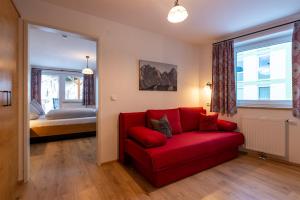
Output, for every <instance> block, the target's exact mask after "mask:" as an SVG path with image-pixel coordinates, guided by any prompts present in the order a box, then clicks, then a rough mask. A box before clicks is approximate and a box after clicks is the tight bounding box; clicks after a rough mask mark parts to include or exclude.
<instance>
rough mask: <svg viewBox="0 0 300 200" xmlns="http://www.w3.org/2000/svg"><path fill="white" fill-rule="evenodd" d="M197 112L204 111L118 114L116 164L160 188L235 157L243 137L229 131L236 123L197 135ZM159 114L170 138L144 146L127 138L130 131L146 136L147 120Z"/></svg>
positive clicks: (221, 122) (188, 110)
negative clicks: (127, 166)
mask: <svg viewBox="0 0 300 200" xmlns="http://www.w3.org/2000/svg"><path fill="white" fill-rule="evenodd" d="M200 113H206V111H205V110H204V109H202V108H201V107H199V108H178V109H169V110H148V111H147V112H138V113H121V114H120V116H119V161H120V162H121V163H131V164H133V166H134V167H135V168H136V169H137V170H138V171H139V172H140V173H141V174H142V175H143V176H144V177H145V178H146V179H147V180H149V181H150V182H151V183H152V184H153V185H154V186H156V187H161V186H163V185H166V184H169V183H171V182H174V181H176V180H179V179H182V178H184V177H187V176H190V175H193V174H195V173H197V172H200V171H202V170H205V169H207V168H210V167H213V166H216V165H218V164H220V163H223V162H225V161H228V160H231V159H233V158H235V157H237V156H238V148H239V146H240V145H242V144H243V143H244V137H243V135H242V134H241V133H238V132H235V131H232V129H235V128H236V124H235V123H233V122H228V121H224V120H218V123H217V124H218V129H219V130H217V131H206V132H199V115H200ZM163 114H166V115H167V117H168V119H169V122H170V125H171V127H172V130H173V131H172V132H173V137H171V138H170V139H166V141H165V142H164V144H160V145H159V146H157V147H147V146H143V145H141V144H140V143H138V142H137V141H136V140H134V139H133V138H131V137H129V135H130V133H129V132H130V131H132V132H136V133H137V134H147V133H148V132H149V134H150V132H151V131H153V130H150V128H147V127H149V119H150V118H159V117H161V116H162V115H163ZM133 127H137V128H133ZM228 130H231V131H228Z"/></svg>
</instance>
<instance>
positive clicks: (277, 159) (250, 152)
mask: <svg viewBox="0 0 300 200" xmlns="http://www.w3.org/2000/svg"><path fill="white" fill-rule="evenodd" d="M240 153H241V154H246V155H248V156H251V157H255V158H259V157H260V155H261V152H258V151H253V150H248V149H240ZM265 156H266V160H271V161H275V162H280V163H283V164H286V165H291V166H295V167H300V164H298V163H294V162H290V161H288V160H287V159H286V158H285V157H281V156H275V155H272V154H267V153H265Z"/></svg>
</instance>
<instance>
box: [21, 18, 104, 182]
mask: <svg viewBox="0 0 300 200" xmlns="http://www.w3.org/2000/svg"><path fill="white" fill-rule="evenodd" d="M25 26H26V28H25V36H26V38H25V43H27V44H26V45H25V57H26V58H25V61H26V62H25V70H24V82H25V83H27V84H25V85H24V88H25V90H24V91H25V95H24V96H25V97H24V109H23V110H24V114H25V115H24V118H25V120H24V122H25V123H24V128H25V129H24V130H25V135H24V146H23V147H24V154H23V155H24V159H23V160H24V162H23V167H24V169H23V171H24V175H23V179H24V180H25V181H27V180H28V178H29V177H30V175H29V169H30V155H31V153H30V150H31V148H30V145H33V144H35V143H44V144H45V143H48V142H53V141H61V140H71V139H76V138H77V139H78V138H86V137H96V139H95V141H96V142H94V143H91V144H93V145H95V146H96V147H95V149H96V152H95V154H96V153H97V137H98V131H97V129H98V128H97V127H98V126H97V124H98V120H97V118H98V112H99V111H98V99H99V92H98V91H99V89H98V72H99V69H98V45H99V44H98V40H97V39H95V38H93V37H89V36H86V35H82V34H78V33H74V32H69V31H64V30H61V29H57V28H52V27H48V26H43V25H38V24H35V23H28V24H26V25H25ZM44 146H45V145H44ZM96 159H97V157H96V158H95V160H94V162H95V164H96V163H99V162H97V160H96Z"/></svg>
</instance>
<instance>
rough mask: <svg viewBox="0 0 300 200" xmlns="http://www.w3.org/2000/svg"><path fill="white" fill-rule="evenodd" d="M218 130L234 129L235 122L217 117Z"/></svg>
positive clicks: (235, 126)
mask: <svg viewBox="0 0 300 200" xmlns="http://www.w3.org/2000/svg"><path fill="white" fill-rule="evenodd" d="M217 126H218V130H220V131H234V130H236V129H237V123H234V122H230V121H226V120H221V119H218V122H217Z"/></svg>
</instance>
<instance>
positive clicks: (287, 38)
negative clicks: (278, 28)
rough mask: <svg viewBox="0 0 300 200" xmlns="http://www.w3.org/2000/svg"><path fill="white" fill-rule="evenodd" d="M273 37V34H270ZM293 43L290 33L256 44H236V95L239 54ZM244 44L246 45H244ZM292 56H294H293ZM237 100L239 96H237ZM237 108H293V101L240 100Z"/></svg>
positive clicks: (256, 42)
mask: <svg viewBox="0 0 300 200" xmlns="http://www.w3.org/2000/svg"><path fill="white" fill-rule="evenodd" d="M270 35H271V34H270ZM291 41H292V34H291V33H288V34H285V35H283V36H277V37H273V38H268V39H258V40H257V41H255V42H249V43H247V42H245V43H244V42H235V44H234V70H235V72H234V73H235V81H236V89H235V91H236V93H237V90H238V86H237V72H236V67H237V54H238V53H239V52H242V51H248V50H252V49H258V48H263V47H268V46H272V45H278V44H283V43H287V42H291ZM243 43H244V44H243ZM291 56H292V55H291ZM236 98H237V95H236ZM236 101H237V107H250V108H251V107H253V108H289V109H290V108H292V100H238V99H236Z"/></svg>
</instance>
